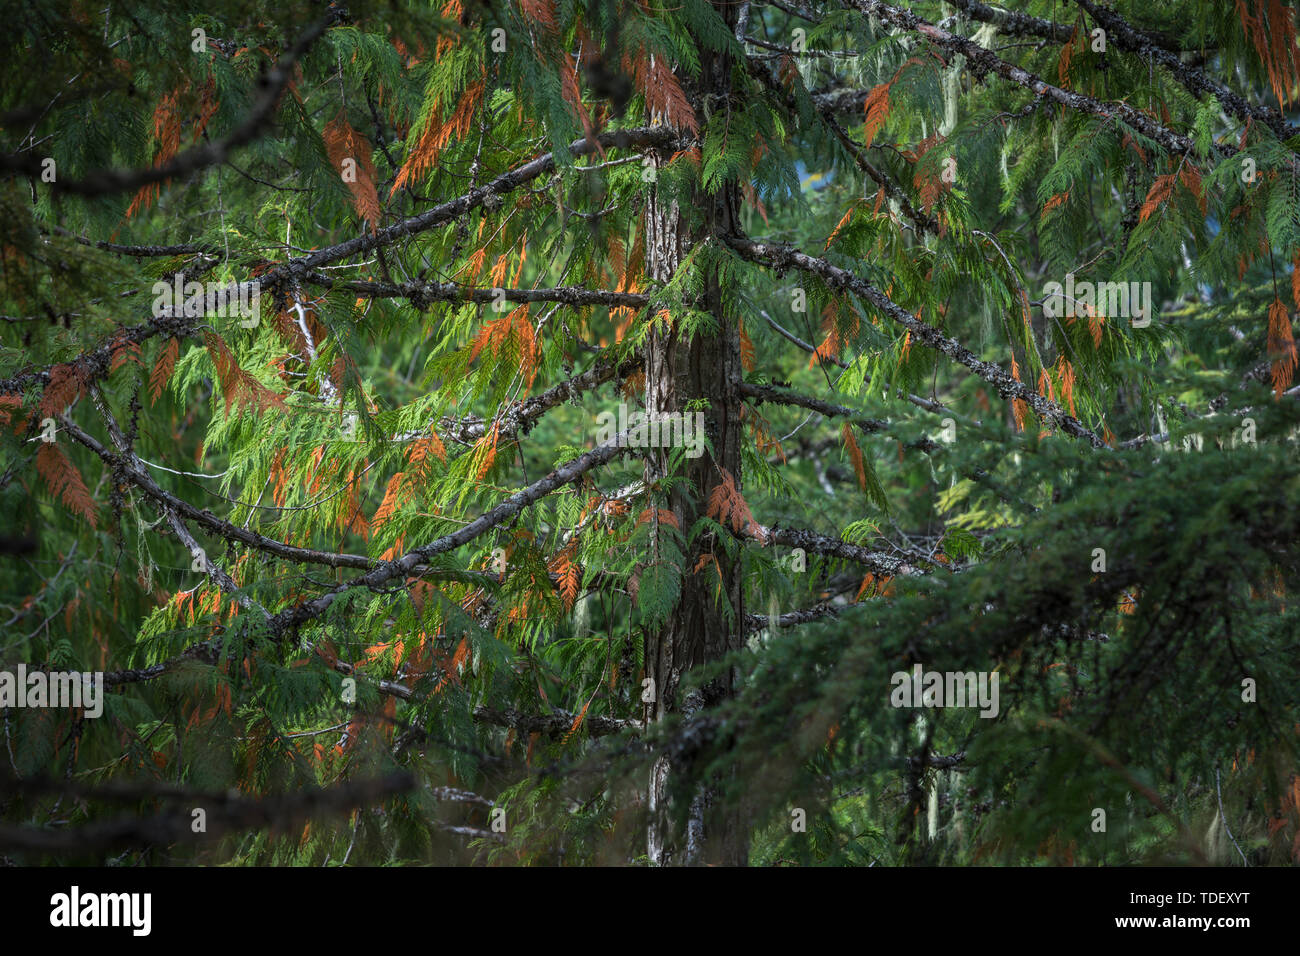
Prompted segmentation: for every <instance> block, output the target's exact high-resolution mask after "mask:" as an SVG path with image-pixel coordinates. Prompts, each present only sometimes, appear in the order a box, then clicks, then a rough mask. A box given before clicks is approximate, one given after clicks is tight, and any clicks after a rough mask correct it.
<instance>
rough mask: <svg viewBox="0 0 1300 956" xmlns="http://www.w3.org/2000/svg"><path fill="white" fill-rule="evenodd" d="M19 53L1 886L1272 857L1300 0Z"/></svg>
mask: <svg viewBox="0 0 1300 956" xmlns="http://www.w3.org/2000/svg"><path fill="white" fill-rule="evenodd" d="M7 12H9V13H10V14H11V16H10V17H8V18H7V19H8V21H9V22H10V23H11V24H12V25H13V29H12V30H11V31H9V32H8V33H7V34H6V35H5V36H4V37H3V39H0V53H3V62H4V64H5V66H4V67H3V69H4V71H5V83H4V84H3V87H2V88H0V230H3V233H4V234H3V237H2V239H0V257H2V259H3V283H2V284H0V313H2V314H0V319H3V322H0V426H3V427H0V446H2V447H3V458H2V467H0V476H2V477H0V502H3V507H4V514H5V516H6V519H5V528H4V529H3V532H0V534H2V535H3V537H0V552H3V554H4V556H5V561H4V563H3V564H2V565H0V615H3V618H4V620H5V621H6V623H5V625H4V627H3V628H2V629H0V720H2V721H3V723H4V735H5V742H6V746H5V751H6V752H5V753H4V754H3V755H0V855H2V856H3V857H4V858H6V859H15V860H20V861H23V862H92V863H93V862H101V863H102V862H107V861H110V860H114V861H129V862H140V863H191V862H203V863H209V862H238V863H245V864H276V863H311V864H320V863H325V862H328V863H330V864H336V863H383V862H399V863H419V862H429V861H433V862H442V863H445V862H460V863H471V862H493V863H505V864H527V863H552V864H553V863H584V864H628V863H649V864H654V865H700V864H725V865H743V864H761V865H769V864H785V863H801V864H815V863H832V864H840V865H843V864H849V865H864V866H865V865H870V864H889V865H898V864H932V863H947V864H969V863H1016V864H1023V863H1032V862H1047V863H1052V864H1076V863H1077V864H1096V863H1109V864H1114V863H1134V862H1166V863H1179V864H1189V863H1202V862H1216V863H1225V864H1226V863H1233V864H1236V863H1243V864H1249V865H1258V864H1283V863H1294V862H1300V776H1298V774H1300V764H1298V763H1297V752H1296V751H1297V747H1296V744H1297V738H1296V728H1297V727H1300V693H1298V692H1297V687H1300V657H1298V656H1297V654H1296V650H1297V648H1296V635H1297V634H1298V633H1300V627H1298V626H1297V625H1298V624H1300V610H1298V609H1297V607H1296V606H1295V601H1294V600H1293V599H1290V598H1289V595H1290V594H1292V593H1294V592H1295V589H1296V588H1297V586H1300V582H1297V575H1298V572H1300V567H1298V565H1297V557H1296V551H1295V547H1294V541H1295V538H1296V533H1297V530H1298V528H1300V480H1298V479H1297V469H1296V437H1297V435H1298V434H1300V432H1298V431H1297V428H1298V427H1300V408H1297V397H1298V396H1300V384H1297V383H1296V381H1295V378H1296V375H1295V373H1296V366H1297V349H1296V343H1295V338H1294V333H1293V328H1292V323H1293V318H1294V314H1295V311H1296V310H1297V309H1300V187H1298V186H1297V183H1298V182H1300V138H1298V137H1297V133H1298V132H1300V130H1298V129H1297V128H1296V126H1295V123H1294V122H1293V115H1294V112H1295V107H1296V103H1295V101H1296V99H1297V97H1300V49H1298V48H1297V35H1296V12H1297V11H1296V7H1295V5H1294V4H1293V3H1292V0H1234V2H1233V3H1208V2H1199V0H1166V2H1163V3H1161V4H1155V5H1153V4H1150V3H1139V2H1137V0H1112V2H1102V0H1016V2H1008V3H1005V4H1002V5H994V4H987V3H983V2H980V0H917V2H902V0H898V2H883V0H828V2H807V0H803V2H798V0H769V2H752V3H751V2H734V0H672V2H659V0H636V2H634V3H619V2H614V0H477V2H476V0H432V2H429V0H420V2H409V3H402V4H379V3H370V2H363V3H351V4H347V5H344V4H340V3H329V4H322V3H306V2H291V3H288V4H285V5H276V6H275V8H274V9H273V10H268V9H266V8H265V6H264V5H262V4H256V3H251V2H244V0H228V2H223V3H221V4H217V5H216V6H215V7H214V6H213V5H210V4H209V5H204V6H199V5H196V4H195V3H193V2H192V0H166V2H163V3H156V2H151V3H149V4H130V3H128V4H113V5H110V6H109V7H107V8H104V7H102V6H92V5H89V4H85V3H80V2H77V3H72V4H70V9H69V12H66V13H55V12H54V11H53V10H52V9H50V10H47V9H45V8H42V7H37V8H32V7H29V6H26V5H23V6H21V7H15V8H14V9H13V10H10V11H7ZM20 668H21V669H22V673H23V674H24V675H27V674H38V675H42V676H41V677H40V680H39V681H38V682H37V683H38V684H40V683H41V682H44V683H43V684H42V686H45V687H47V688H48V689H49V693H48V694H47V695H46V698H48V699H46V698H42V699H40V700H36V699H34V698H33V697H32V696H31V690H32V688H33V687H34V686H37V685H35V684H29V683H28V682H27V679H26V677H25V676H24V679H23V681H21V682H20V681H18V680H16V675H17V674H18V673H19V669H20ZM70 672H76V673H77V674H78V675H80V674H82V673H86V674H89V675H92V677H91V679H90V683H89V684H88V685H82V684H80V680H81V678H80V677H79V676H78V677H77V678H76V679H75V681H74V682H73V683H76V684H77V686H78V688H79V689H82V690H84V694H79V695H78V696H77V697H76V699H75V700H74V701H69V700H63V699H60V700H57V701H56V700H54V699H53V696H52V695H53V688H54V687H55V686H56V679H55V678H54V677H53V676H50V677H49V678H48V679H46V677H45V676H44V675H55V674H67V673H70ZM93 675H102V687H103V691H102V693H101V694H100V695H98V699H97V700H96V699H95V695H94V694H93V693H92V690H91V689H93V688H94V687H95V683H94V677H93ZM6 678H8V679H7V680H6ZM62 686H63V690H64V691H68V688H69V686H71V685H68V684H65V685H62ZM87 688H90V689H87ZM69 692H70V691H69ZM101 704H102V712H100V713H95V711H96V710H99V709H101V708H100V705H101ZM69 808H71V809H69ZM53 820H58V821H61V822H60V823H59V825H57V826H52V825H51V821H53Z"/></svg>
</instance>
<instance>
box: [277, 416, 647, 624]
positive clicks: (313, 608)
mask: <svg viewBox="0 0 1300 956" xmlns="http://www.w3.org/2000/svg"><path fill="white" fill-rule="evenodd" d="M627 441H628V433H627V432H622V433H620V434H619V435H616V436H615V437H614V438H613V439H611V440H610V441H609V442H607V443H606V444H603V445H600V446H598V447H596V448H594V449H592V450H591V451H589V452H587V453H586V454H583V455H579V456H578V457H577V458H574V459H572V460H571V461H568V462H566V463H565V464H563V465H561V466H560V467H559V468H557V469H555V470H554V471H552V472H551V473H550V474H548V475H547V476H546V477H544V478H541V479H539V480H537V481H535V482H533V483H532V484H531V485H529V486H528V487H526V488H523V489H521V490H519V491H517V492H515V493H514V494H513V495H511V496H510V497H509V498H507V499H506V500H505V501H503V502H501V504H499V505H497V506H496V507H495V508H493V509H491V510H490V511H487V512H485V513H484V514H482V515H480V516H479V517H478V518H476V519H475V520H473V521H471V522H469V524H467V525H465V526H464V527H462V528H459V529H457V530H456V531H454V532H452V533H451V534H447V535H443V536H442V537H440V538H436V539H435V540H433V541H430V542H429V543H428V544H425V545H421V546H420V547H418V548H415V549H414V550H412V551H409V552H407V554H406V555H404V556H403V557H401V558H398V559H397V560H395V561H388V562H385V563H383V564H381V565H380V566H379V567H377V568H375V569H374V570H372V571H370V572H368V573H366V574H363V575H360V576H359V577H356V578H353V579H352V580H351V581H346V582H344V583H342V584H340V585H338V586H337V587H335V588H333V589H331V590H329V591H326V592H325V593H324V594H322V595H320V596H319V597H317V598H314V599H313V600H310V601H305V602H303V603H301V604H298V605H295V606H293V607H289V608H286V609H285V610H283V611H281V612H280V613H278V614H276V615H275V617H273V618H272V619H271V622H270V626H271V631H272V633H273V634H275V635H277V636H283V635H284V633H285V632H286V631H287V630H289V629H290V628H294V627H297V626H298V625H300V624H302V623H304V622H306V621H310V620H313V619H315V618H317V617H319V616H320V615H322V614H324V613H325V611H327V610H328V609H329V607H330V605H332V604H333V603H334V602H335V601H336V600H337V599H338V598H339V597H340V596H341V595H343V594H345V593H347V592H349V591H351V590H352V589H354V588H359V587H360V588H373V587H378V586H380V585H383V584H385V583H386V582H388V581H391V580H393V579H394V578H402V577H406V576H408V575H410V574H411V573H412V571H413V570H414V569H415V568H416V567H417V566H419V565H420V564H421V563H422V562H424V561H427V560H428V559H429V558H431V557H433V556H434V555H438V554H444V553H446V552H448V551H452V550H455V549H456V548H459V547H462V546H464V545H466V544H468V543H469V542H471V541H473V540H474V539H475V538H477V537H479V536H480V535H482V534H485V533H487V532H488V531H490V530H492V529H493V528H495V527H496V526H497V525H500V524H502V523H503V522H505V521H508V520H510V519H511V518H513V517H515V516H516V515H518V514H521V513H522V512H523V511H524V510H525V509H526V508H528V507H529V506H531V505H532V504H534V503H535V502H537V501H539V500H541V499H542V498H544V497H546V496H547V495H549V494H551V493H552V492H553V491H556V490H557V489H559V488H561V487H563V486H564V485H566V484H568V483H569V482H571V481H575V480H577V479H579V478H581V477H582V476H583V475H585V474H586V473H587V472H589V471H591V470H592V469H593V468H598V467H600V466H601V465H604V464H606V463H607V462H610V461H613V460H614V459H615V458H618V457H620V456H621V455H624V454H626V453H627V452H628V451H630V450H631V449H629V448H628V447H627Z"/></svg>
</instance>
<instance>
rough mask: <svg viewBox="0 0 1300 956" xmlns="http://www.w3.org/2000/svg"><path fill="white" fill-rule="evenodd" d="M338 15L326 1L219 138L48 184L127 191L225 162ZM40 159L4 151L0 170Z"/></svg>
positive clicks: (31, 171)
mask: <svg viewBox="0 0 1300 956" xmlns="http://www.w3.org/2000/svg"><path fill="white" fill-rule="evenodd" d="M343 15H344V10H343V8H341V7H338V6H335V5H331V6H330V8H329V13H328V15H327V16H325V17H324V18H322V19H320V20H318V21H317V22H316V23H314V24H313V25H312V26H311V27H309V28H308V29H307V30H306V31H305V32H304V33H303V34H302V35H301V36H300V37H299V38H298V40H297V42H295V43H294V45H293V46H292V47H290V48H289V50H288V52H286V53H285V54H284V56H282V57H280V59H279V60H278V61H276V64H275V66H273V67H272V68H271V70H270V71H269V72H268V73H267V74H266V76H265V77H264V78H263V80H262V84H263V89H262V91H261V94H260V95H259V96H258V98H257V100H256V101H255V102H254V103H253V106H252V109H251V110H249V113H248V116H247V117H245V119H244V121H243V122H242V123H240V124H239V125H238V126H237V127H235V128H234V129H233V130H232V131H231V132H230V133H229V135H227V136H225V137H224V138H222V139H219V140H216V141H215V142H210V143H205V144H204V145H202V146H196V147H194V148H193V149H189V150H186V151H185V152H183V153H180V154H179V155H177V156H175V157H173V158H172V159H171V160H169V161H167V162H165V163H161V164H159V165H157V166H151V167H149V168H147V169H127V170H122V169H101V170H97V171H94V172H90V173H87V174H86V175H85V176H83V177H81V178H80V179H68V178H66V177H57V178H56V179H55V180H54V181H53V182H51V183H49V186H50V188H51V189H52V190H53V191H54V192H56V193H73V194H76V195H80V196H103V195H108V194H111V193H120V192H132V191H135V190H137V189H140V188H141V187H142V186H148V185H151V184H153V183H160V182H163V181H164V180H168V179H174V178H175V177H177V176H183V175H185V174H187V173H192V172H194V171H196V170H199V169H203V168H204V167H207V166H214V165H216V164H218V163H221V162H224V161H225V159H226V157H227V156H228V155H230V153H231V151H233V150H235V149H237V148H239V147H241V146H245V145H247V144H248V143H251V142H252V141H253V140H254V139H256V138H257V137H258V135H260V133H261V131H262V129H263V127H265V126H266V124H267V123H268V121H269V120H270V118H271V114H272V112H273V111H274V110H275V105H276V103H278V102H279V101H280V96H281V94H282V93H283V92H284V89H285V87H286V86H287V85H288V84H289V81H290V80H291V79H293V75H294V67H295V66H296V65H297V63H298V61H299V60H300V59H301V58H302V56H303V54H304V53H306V52H307V49H308V48H309V47H310V46H311V45H312V44H313V43H314V42H316V40H318V39H319V38H320V37H321V36H322V35H323V34H324V33H325V31H326V30H327V29H328V28H329V27H331V26H332V25H333V24H334V23H335V22H337V21H338V20H339V19H340V18H341V17H342V16H343ZM41 162H42V160H41V157H40V156H37V155H35V154H33V153H30V152H23V153H9V154H4V155H0V171H4V172H10V173H20V174H24V175H27V176H33V177H39V176H40V175H41V173H42V172H43V169H42V166H41Z"/></svg>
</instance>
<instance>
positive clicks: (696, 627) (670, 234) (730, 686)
mask: <svg viewBox="0 0 1300 956" xmlns="http://www.w3.org/2000/svg"><path fill="white" fill-rule="evenodd" d="M716 6H717V9H718V12H719V14H720V15H721V16H722V17H723V19H724V20H726V21H727V23H728V25H730V26H733V27H734V22H735V10H734V5H723V4H718V5H716ZM701 66H702V70H701V77H700V81H699V84H698V86H697V88H696V89H695V90H694V91H693V92H694V94H695V95H694V96H693V99H694V102H695V108H696V114H697V116H698V117H700V118H701V120H702V119H703V116H704V111H703V108H702V104H703V103H704V102H705V101H706V100H707V101H708V102H710V103H713V104H715V107H714V108H717V106H716V104H718V103H725V102H726V97H727V95H728V93H729V91H730V85H731V84H730V68H731V66H730V63H729V62H728V61H726V60H724V59H721V58H718V57H716V56H713V55H709V56H706V57H705V58H703V60H702V63H701ZM659 200H660V197H659V196H658V195H657V194H652V196H651V199H650V203H649V205H648V207H647V210H646V220H645V223H646V224H645V229H646V242H645V250H646V273H647V275H648V276H649V278H651V279H652V280H657V281H666V280H667V279H668V278H669V277H671V276H672V274H673V273H674V271H675V270H676V269H677V267H678V266H679V265H680V264H681V262H682V259H683V258H684V256H685V254H686V253H687V252H688V251H689V250H690V248H691V247H692V246H693V245H694V244H695V243H697V242H699V241H700V240H701V239H704V238H706V237H708V236H710V235H719V234H723V233H727V232H731V231H732V230H733V229H734V228H735V226H736V224H737V221H738V207H739V191H738V188H737V186H736V184H735V183H727V184H726V185H725V186H724V187H722V188H721V189H719V190H718V192H717V193H715V194H714V195H712V196H710V195H706V194H705V193H704V192H703V190H699V191H697V193H696V195H695V196H694V202H693V206H694V211H696V212H698V213H700V214H701V215H700V216H699V219H698V221H695V222H688V221H687V219H686V217H685V216H683V214H682V211H681V210H680V209H679V208H678V206H677V204H676V203H675V202H669V201H666V200H665V201H664V202H663V203H661V202H660V201H659ZM695 306H696V307H698V308H702V309H705V310H707V311H708V312H709V313H710V314H712V315H713V317H714V319H715V320H716V321H717V323H718V327H719V330H718V331H717V332H716V333H714V334H711V335H707V336H706V335H702V334H701V335H696V336H695V337H694V338H693V339H690V340H687V339H686V338H685V337H684V336H682V335H681V334H680V333H679V331H678V330H677V329H676V328H671V327H668V325H667V324H666V323H657V324H656V327H655V328H654V330H653V332H652V334H651V336H650V339H649V343H648V346H647V350H646V411H647V413H648V414H650V415H659V414H665V413H669V412H682V411H685V410H686V406H687V404H688V403H690V402H692V401H694V400H698V399H703V400H704V401H705V402H707V407H705V408H704V410H703V414H704V434H705V437H706V438H707V441H708V443H709V444H710V445H711V449H706V450H705V452H704V453H703V454H702V455H701V456H700V457H698V458H694V459H691V458H686V459H685V460H684V463H683V465H682V469H683V471H682V472H679V476H681V475H684V477H685V478H686V481H685V483H684V484H682V485H679V486H677V487H676V488H675V489H674V490H673V491H672V492H671V493H670V494H669V496H668V502H667V507H668V510H670V511H671V512H672V513H673V515H674V516H675V518H676V520H677V524H678V527H679V528H680V529H681V532H682V534H683V535H685V534H687V533H688V532H689V531H690V528H691V526H692V525H693V524H694V523H695V521H696V520H697V519H698V518H699V517H701V516H702V515H703V514H705V512H706V509H707V503H708V500H709V495H710V494H711V493H712V492H713V490H714V489H715V488H716V487H718V485H720V484H722V482H723V481H724V476H730V477H731V478H732V479H733V480H734V481H735V482H736V485H737V486H739V485H740V480H741V474H740V441H741V432H740V412H741V398H740V393H739V385H740V382H741V377H742V370H741V360H740V329H739V324H738V319H737V317H736V316H733V315H727V314H726V313H725V312H724V310H723V308H722V295H721V289H720V287H719V283H718V277H717V276H716V275H710V276H708V277H707V279H706V282H705V291H704V296H703V299H702V301H700V302H698V303H695ZM697 407H698V406H697ZM668 458H669V450H668V449H652V450H650V457H649V461H648V463H647V466H646V478H647V482H648V483H653V482H654V481H656V480H657V479H659V478H662V477H664V476H665V475H666V474H667V471H668ZM658 534H659V529H658V527H657V523H656V525H654V526H652V536H651V540H652V547H657V542H658ZM719 545H720V543H719V542H717V541H716V540H715V536H714V535H711V534H710V535H702V536H701V537H700V538H699V539H698V540H697V541H696V542H695V543H694V544H693V545H692V546H690V547H689V548H688V549H687V551H686V556H685V563H684V567H683V569H682V570H683V579H682V587H681V596H680V599H679V601H678V604H677V606H676V608H675V609H674V610H673V612H672V613H671V615H670V616H669V618H668V620H667V622H666V623H665V624H664V626H663V627H662V628H661V629H660V630H659V631H658V633H655V634H651V635H649V636H648V638H647V642H646V649H645V650H646V654H645V661H646V675H647V676H649V677H651V678H653V680H654V685H653V686H654V691H655V700H654V703H653V705H652V710H651V716H652V718H653V719H655V720H660V719H662V718H664V717H665V716H667V715H669V714H674V713H675V714H681V715H683V716H689V715H691V714H693V713H695V712H697V711H699V710H700V709H702V708H704V707H706V706H709V705H710V704H712V703H715V702H717V701H718V700H722V699H725V698H727V697H730V696H731V695H732V694H733V693H734V692H735V690H736V686H735V684H736V680H735V675H734V674H733V673H727V674H726V675H724V676H723V677H722V678H720V679H717V680H714V681H711V682H710V684H709V685H708V686H706V687H705V688H704V689H703V692H702V693H701V692H695V693H692V694H690V695H688V696H686V697H683V695H682V693H681V682H682V678H683V677H684V675H685V674H686V673H687V672H688V671H690V670H691V669H693V668H695V667H698V666H700V665H703V664H706V663H709V662H712V661H716V660H718V659H720V658H721V657H723V656H724V655H726V654H728V653H730V652H732V651H735V650H738V649H739V648H740V647H742V646H743V643H744V624H743V622H744V604H743V595H742V592H741V575H740V562H739V561H738V560H736V561H733V560H731V559H729V558H728V557H727V556H726V554H725V553H724V552H723V550H722V548H721V547H720V546H719ZM654 559H655V558H654V557H652V558H651V560H654ZM697 567H698V572H697V570H696V569H697ZM724 601H725V602H726V604H727V605H729V607H724V605H723V602H724ZM686 771H687V768H686V767H672V766H670V765H669V762H668V761H667V759H660V760H659V762H658V763H656V764H655V766H654V768H653V769H652V771H651V779H650V787H649V803H650V812H651V822H650V827H649V833H648V839H647V843H648V853H649V856H650V859H651V860H653V861H654V862H656V863H659V864H661V865H669V864H730V865H743V864H744V863H745V862H746V859H747V852H748V834H747V831H746V828H745V826H744V822H743V814H742V813H741V812H740V811H738V810H735V809H730V810H724V809H722V808H721V807H718V806H715V800H714V796H715V793H716V790H715V786H716V783H717V782H716V781H702V782H701V783H700V785H699V786H698V787H697V788H696V790H695V795H694V797H693V799H692V800H691V804H690V807H689V811H688V814H687V819H688V822H687V827H686V832H685V834H682V833H681V832H680V830H679V828H676V829H675V828H674V827H673V825H672V822H671V820H670V819H669V815H668V812H667V810H668V808H667V806H666V794H667V787H668V777H669V774H670V772H686Z"/></svg>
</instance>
